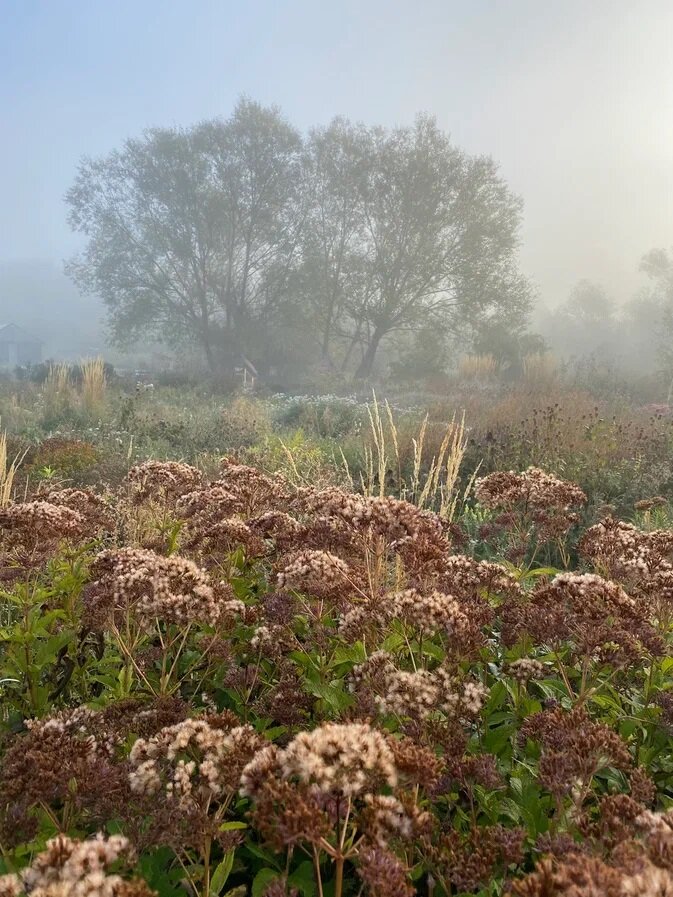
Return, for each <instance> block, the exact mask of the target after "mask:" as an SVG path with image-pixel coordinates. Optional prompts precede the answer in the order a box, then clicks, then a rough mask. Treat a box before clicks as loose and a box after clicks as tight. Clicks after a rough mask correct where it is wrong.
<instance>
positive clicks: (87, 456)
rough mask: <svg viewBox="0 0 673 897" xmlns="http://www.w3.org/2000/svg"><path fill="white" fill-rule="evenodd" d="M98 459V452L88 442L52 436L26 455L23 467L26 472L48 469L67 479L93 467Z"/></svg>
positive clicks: (99, 453)
mask: <svg viewBox="0 0 673 897" xmlns="http://www.w3.org/2000/svg"><path fill="white" fill-rule="evenodd" d="M100 457H101V452H100V450H99V449H98V448H97V447H96V446H95V445H93V444H92V443H90V442H85V441H84V440H82V439H70V438H68V437H64V436H54V437H52V438H51V439H45V440H44V442H41V443H40V444H39V445H38V446H36V447H35V448H34V449H32V450H31V451H30V452H29V453H28V456H27V457H26V461H25V467H26V469H27V470H28V471H39V470H43V469H45V468H49V469H50V470H53V471H55V472H56V473H59V474H61V475H62V476H66V477H67V476H72V475H73V474H77V473H81V472H82V471H85V470H88V469H89V468H91V467H93V466H94V465H95V464H96V463H97V462H98V461H99V459H100Z"/></svg>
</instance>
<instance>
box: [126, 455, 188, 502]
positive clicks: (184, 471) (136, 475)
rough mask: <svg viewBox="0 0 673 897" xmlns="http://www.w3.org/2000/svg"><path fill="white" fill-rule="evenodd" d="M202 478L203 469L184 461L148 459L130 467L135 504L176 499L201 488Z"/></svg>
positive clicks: (130, 482)
mask: <svg viewBox="0 0 673 897" xmlns="http://www.w3.org/2000/svg"><path fill="white" fill-rule="evenodd" d="M202 479H203V476H202V474H201V471H200V470H198V469H197V468H196V467H192V466H191V465H189V464H184V463H182V462H181V461H145V462H144V463H143V464H138V465H136V466H135V467H132V468H131V470H129V472H128V474H127V476H126V486H127V487H128V489H129V490H130V493H131V498H132V501H133V502H134V503H135V504H141V503H142V502H145V501H148V500H152V501H163V502H168V503H174V502H175V501H176V500H177V499H178V498H179V497H180V496H181V495H184V494H185V493H186V492H192V491H193V490H194V489H196V488H198V486H200V484H201V481H202Z"/></svg>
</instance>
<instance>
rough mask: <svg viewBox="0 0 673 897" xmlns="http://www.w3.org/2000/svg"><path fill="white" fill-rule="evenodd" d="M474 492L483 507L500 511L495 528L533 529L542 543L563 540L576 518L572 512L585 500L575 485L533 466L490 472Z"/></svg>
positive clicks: (480, 480)
mask: <svg viewBox="0 0 673 897" xmlns="http://www.w3.org/2000/svg"><path fill="white" fill-rule="evenodd" d="M474 491H475V497H476V498H477V501H479V502H480V503H481V504H482V505H483V506H484V507H486V508H490V509H491V510H494V511H499V512H500V515H499V516H498V517H496V518H495V520H494V523H495V524H496V525H499V526H503V527H520V528H523V529H529V528H534V531H535V533H536V535H537V537H538V539H540V540H542V541H547V540H550V539H558V538H561V537H563V536H564V535H565V534H566V533H567V532H568V530H569V529H570V527H571V526H573V525H574V524H575V523H577V521H578V519H579V518H578V515H577V513H576V511H575V510H573V509H576V508H579V507H581V506H582V505H584V504H585V502H586V500H587V499H586V495H585V494H584V492H583V491H582V490H581V489H580V488H579V486H576V485H575V484H574V483H568V482H566V481H565V480H560V479H558V478H557V477H555V476H553V475H552V474H549V473H545V471H543V470H540V469H539V468H537V467H529V468H528V470H525V471H524V472H523V473H515V472H514V471H509V472H506V471H498V472H496V473H491V474H489V475H488V476H486V477H482V478H481V479H479V480H477V482H476V484H475V490H474Z"/></svg>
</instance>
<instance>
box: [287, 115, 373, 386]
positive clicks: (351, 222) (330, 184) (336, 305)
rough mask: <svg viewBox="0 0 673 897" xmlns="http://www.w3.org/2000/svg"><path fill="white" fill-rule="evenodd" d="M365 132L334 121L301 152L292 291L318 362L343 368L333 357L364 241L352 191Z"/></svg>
mask: <svg viewBox="0 0 673 897" xmlns="http://www.w3.org/2000/svg"><path fill="white" fill-rule="evenodd" d="M367 139H368V134H367V131H366V129H365V128H363V127H362V126H356V125H352V124H351V123H350V122H348V121H347V120H346V119H343V118H337V119H335V120H334V121H333V122H332V123H331V124H330V125H329V126H328V127H326V128H322V129H319V128H316V129H314V130H313V131H311V132H310V134H309V137H308V140H307V144H306V153H305V172H306V183H307V189H308V202H307V221H306V227H305V229H304V238H303V245H302V265H301V270H300V274H299V277H298V290H299V292H300V293H301V295H302V296H303V297H304V300H305V302H306V305H307V306H308V307H309V308H310V309H311V312H312V316H313V319H314V322H315V326H316V332H317V337H318V340H319V343H320V352H321V356H322V359H323V361H324V362H326V363H327V364H329V366H330V367H332V368H333V367H335V366H337V364H338V365H339V366H341V367H344V366H345V363H347V361H348V358H349V357H350V356H349V355H347V353H346V352H345V351H344V352H342V357H341V358H340V359H336V358H335V357H334V353H335V350H336V349H337V348H343V346H344V341H347V340H348V337H349V325H350V321H347V320H345V318H346V317H347V316H346V306H347V302H348V299H349V296H351V295H352V293H353V290H354V289H355V287H356V284H357V282H358V274H359V271H360V268H361V261H362V259H361V255H362V251H363V238H364V224H365V219H364V214H363V207H362V203H361V198H360V193H359V189H358V186H359V185H358V181H359V171H360V167H361V165H362V160H363V158H364V157H365V155H366V152H365V148H366V142H367Z"/></svg>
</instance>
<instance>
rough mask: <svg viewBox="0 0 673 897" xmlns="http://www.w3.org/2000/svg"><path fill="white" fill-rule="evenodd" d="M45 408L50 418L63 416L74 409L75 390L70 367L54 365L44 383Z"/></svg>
mask: <svg viewBox="0 0 673 897" xmlns="http://www.w3.org/2000/svg"><path fill="white" fill-rule="evenodd" d="M43 395H44V408H45V413H46V414H47V416H49V417H55V416H58V415H60V414H62V413H63V412H64V411H67V410H68V409H69V408H71V407H72V403H73V398H74V390H73V385H72V380H71V377H70V365H69V364H65V363H64V362H63V363H60V364H52V365H51V367H50V368H49V373H48V374H47V379H46V380H45V381H44V390H43Z"/></svg>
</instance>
